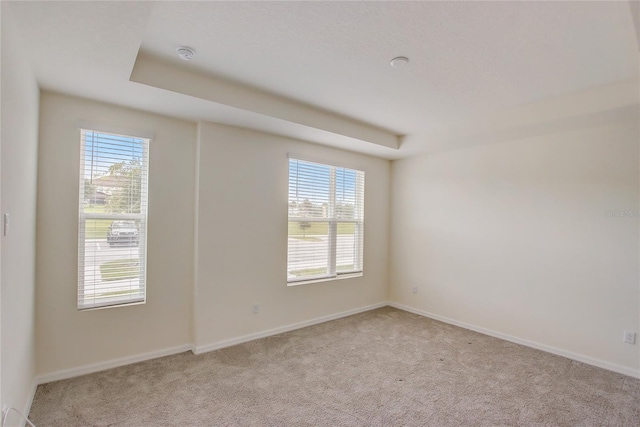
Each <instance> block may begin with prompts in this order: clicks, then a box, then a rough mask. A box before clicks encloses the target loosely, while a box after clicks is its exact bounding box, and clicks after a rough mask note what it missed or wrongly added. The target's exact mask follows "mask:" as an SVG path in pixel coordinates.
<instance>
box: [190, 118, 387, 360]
mask: <svg viewBox="0 0 640 427" xmlns="http://www.w3.org/2000/svg"><path fill="white" fill-rule="evenodd" d="M199 144H200V146H199V150H200V156H199V159H200V162H199V169H200V175H199V177H200V180H199V198H198V199H199V200H198V204H199V209H198V223H199V226H198V229H199V232H198V250H197V254H198V258H197V281H196V289H195V307H196V312H195V314H194V321H195V325H196V328H195V332H196V334H195V344H196V347H197V348H198V349H202V348H205V349H206V348H207V347H209V348H211V346H215V345H216V344H219V343H221V342H223V341H225V340H230V339H234V338H238V337H242V336H245V335H248V334H254V333H259V332H263V331H266V330H269V329H272V328H278V327H284V326H287V325H291V324H294V323H298V322H304V321H308V320H312V319H315V318H318V317H322V316H327V315H332V314H335V313H340V312H344V311H347V310H353V309H357V308H360V307H364V306H368V305H371V304H376V303H381V302H384V301H386V298H387V280H388V269H387V259H388V220H389V216H388V213H389V176H390V164H389V162H388V161H386V160H381V159H377V158H373V157H368V156H365V155H361V154H355V153H350V152H345V151H341V150H336V149H332V148H328V147H324V146H319V145H314V144H309V143H305V142H300V141H295V140H291V139H286V138H283V137H278V136H273V135H267V134H263V133H258V132H253V131H249V130H243V129H239V128H234V127H229V126H223V125H215V124H211V123H201V124H200V134H199ZM288 153H295V154H298V155H305V156H307V157H312V158H313V159H317V160H318V161H325V162H327V163H331V162H337V163H338V164H340V165H343V166H346V167H352V168H355V169H360V170H363V171H365V179H366V183H365V239H364V245H365V249H364V257H365V258H364V276H363V277H359V278H351V279H343V280H337V281H330V282H322V283H314V284H307V285H301V286H294V287H288V286H287V277H286V265H287V194H288V190H287V188H288V157H287V154H288ZM254 303H258V304H260V313H259V314H252V312H251V310H252V305H253V304H254Z"/></svg>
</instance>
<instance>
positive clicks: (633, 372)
mask: <svg viewBox="0 0 640 427" xmlns="http://www.w3.org/2000/svg"><path fill="white" fill-rule="evenodd" d="M388 305H389V306H391V307H394V308H397V309H400V310H404V311H408V312H410V313H414V314H419V315H420V316H424V317H428V318H430V319H434V320H438V321H440V322H444V323H448V324H450V325H454V326H459V327H461V328H464V329H469V330H471V331H475V332H479V333H481V334H484V335H489V336H492V337H495V338H500V339H503V340H505V341H510V342H513V343H516V344H521V345H524V346H526V347H531V348H535V349H537V350H542V351H546V352H547V353H552V354H555V355H558V356H562V357H566V358H568V359H572V360H575V361H578V362H582V363H586V364H588V365H593V366H597V367H598V368H603V369H607V370H609V371H613V372H617V373H619V374H623V375H628V376H630V377H634V378H640V370H639V369H633V368H627V367H626V366H621V365H617V364H615V363H610V362H606V361H604V360H600V359H595V358H593V357H589V356H585V355H582V354H578V353H573V352H571V351H567V350H562V349H559V348H556V347H552V346H550V345H546V344H541V343H538V342H535V341H529V340H526V339H523V338H518V337H514V336H512V335H508V334H504V333H502V332H497V331H494V330H491V329H486V328H483V327H480V326H475V325H472V324H469V323H465V322H460V321H458V320H455V319H450V318H448V317H444V316H440V315H438V314H434V313H429V312H427V311H423V310H418V309H416V308H413V307H409V306H406V305H403V304H398V303H395V302H389V304H388Z"/></svg>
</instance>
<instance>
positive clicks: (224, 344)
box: [193, 302, 389, 354]
mask: <svg viewBox="0 0 640 427" xmlns="http://www.w3.org/2000/svg"><path fill="white" fill-rule="evenodd" d="M387 305H389V304H388V303H387V302H381V303H378V304H372V305H368V306H366V307H360V308H355V309H353V310H347V311H343V312H341V313H336V314H330V315H328V316H322V317H317V318H315V319H311V320H305V321H304V322H298V323H292V324H290V325H285V326H280V327H278V328H273V329H269V330H266V331H262V332H256V333H253V334H249V335H243V336H241V337H238V338H231V339H228V340H224V341H218V342H215V343H212V344H205V345H200V346H196V347H194V348H193V353H194V354H201V353H206V352H209V351H213V350H219V349H221V348H225V347H231V346H233V345H238V344H242V343H245V342H248V341H253V340H257V339H260V338H266V337H270V336H273V335H278V334H282V333H285V332H289V331H293V330H296V329H300V328H305V327H307V326H313V325H317V324H319V323H324V322H329V321H331V320H336V319H340V318H342V317H347V316H352V315H354V314H358V313H364V312H365V311H369V310H375V309H376V308H381V307H386V306H387Z"/></svg>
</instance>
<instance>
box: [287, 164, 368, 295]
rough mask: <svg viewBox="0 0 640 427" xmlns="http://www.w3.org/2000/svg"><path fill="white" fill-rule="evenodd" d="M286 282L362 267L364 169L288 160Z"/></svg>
mask: <svg viewBox="0 0 640 427" xmlns="http://www.w3.org/2000/svg"><path fill="white" fill-rule="evenodd" d="M288 210H289V215H288V216H289V232H288V251H287V281H288V282H289V284H295V283H296V282H302V281H310V280H318V279H327V278H336V277H338V276H340V275H358V274H362V271H363V266H362V264H363V244H364V172H362V171H357V170H353V169H346V168H342V167H336V166H331V165H325V164H320V163H313V162H308V161H303V160H297V159H289V209H288Z"/></svg>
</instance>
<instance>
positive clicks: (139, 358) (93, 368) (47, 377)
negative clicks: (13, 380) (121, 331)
mask: <svg viewBox="0 0 640 427" xmlns="http://www.w3.org/2000/svg"><path fill="white" fill-rule="evenodd" d="M192 349H193V347H192V346H191V345H190V344H185V345H180V346H177V347H170V348H165V349H163V350H158V351H151V352H149V353H142V354H136V355H133V356H127V357H121V358H118V359H111V360H107V361H105V362H98V363H92V364H90V365H84V366H78V367H77V368H71V369H63V370H60V371H56V372H51V373H49V374H43V375H39V376H38V377H36V382H37V384H46V383H50V382H52V381H60V380H66V379H68V378H73V377H78V376H80V375H86V374H93V373H95V372H100V371H104V370H107V369H111V368H117V367H119V366H124V365H130V364H132V363H137V362H143V361H145V360H151V359H157V358H158V357H164V356H171V355H173V354H178V353H184V352H185V351H189V350H192Z"/></svg>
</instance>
